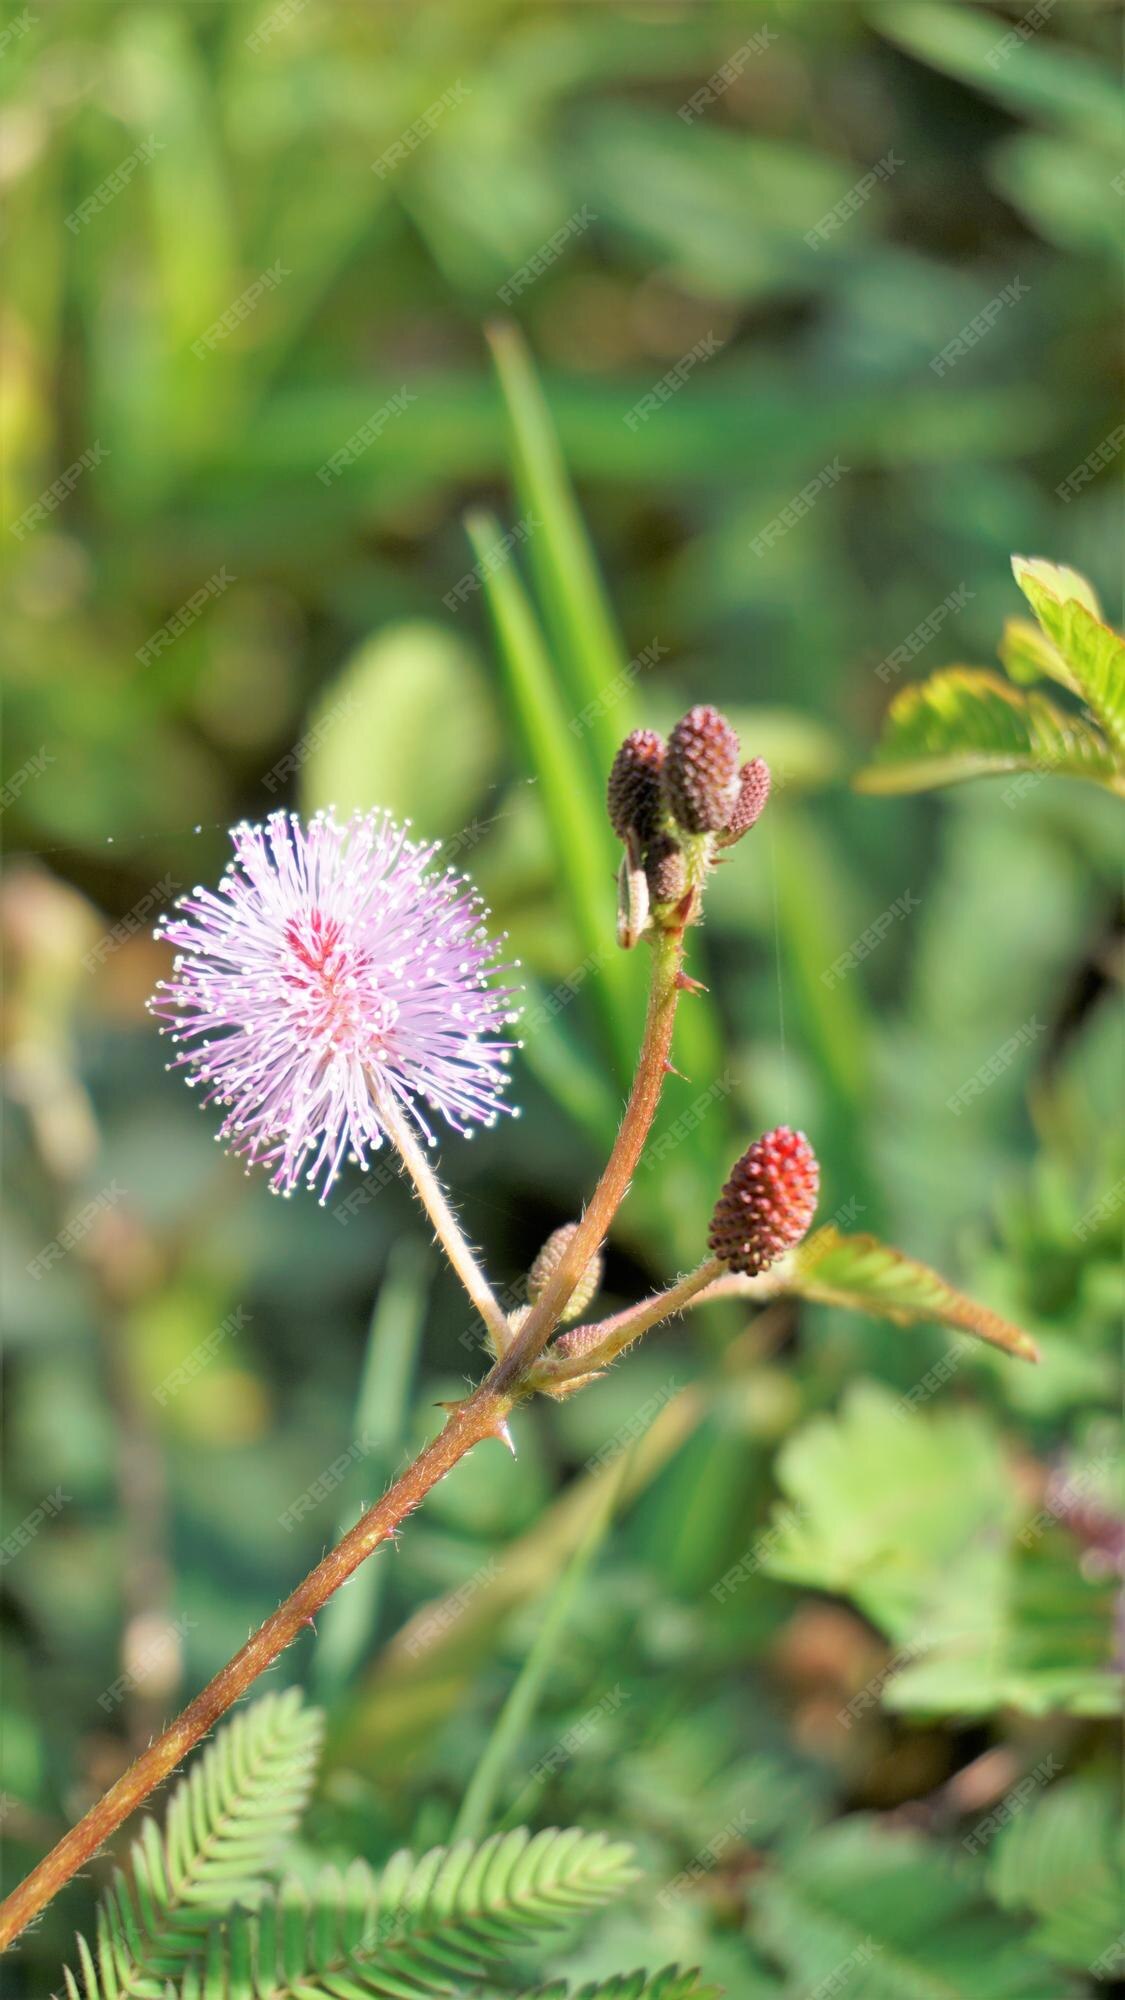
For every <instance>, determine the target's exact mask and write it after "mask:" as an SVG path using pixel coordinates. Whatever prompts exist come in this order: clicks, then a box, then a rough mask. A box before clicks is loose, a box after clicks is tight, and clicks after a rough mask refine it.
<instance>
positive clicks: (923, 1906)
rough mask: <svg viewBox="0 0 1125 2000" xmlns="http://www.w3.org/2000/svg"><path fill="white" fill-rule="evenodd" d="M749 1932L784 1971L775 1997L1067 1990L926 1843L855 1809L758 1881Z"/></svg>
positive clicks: (901, 1997) (1063, 1997) (925, 1998)
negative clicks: (889, 1828)
mask: <svg viewBox="0 0 1125 2000" xmlns="http://www.w3.org/2000/svg"><path fill="white" fill-rule="evenodd" d="M751 1926H752V1930H753V1933H754V1935H755V1937H756V1938H757V1939H758V1941H759V1942H760V1943H761V1944H763V1945H764V1946H765V1947H766V1948H767V1949H768V1950H769V1951H770V1952H771V1953H772V1954H773V1955H774V1956H775V1957H776V1958H778V1959H779V1960H780V1961H781V1963H782V1965H783V1966H784V1967H785V1970H786V1972H787V1973H788V1975H789V1983H787V1985H786V1989H785V1990H786V1992H787V1993H790V1992H791V1993H793V1994H803V1995H806V1996H811V1995H813V1994H823V1995H824V1996H827V1995H828V1994H832V1993H839V1994H841V1995H844V1996H849V1995H853V1994H854V1995H855V1996H856V2000H859V1997H860V1996H862V2000H1068V1996H1071V1995H1074V1994H1075V1991H1076V1989H1074V1988H1073V1987H1072V1986H1071V1985H1070V1983H1069V1982H1068V1981H1067V1980H1066V1979H1065V1978H1062V1977H1060V1973H1059V1970H1058V1968H1057V1967H1048V1966H1045V1965H1044V1963H1043V1960H1042V1958H1041V1957H1040V1956H1039V1954H1038V1953H1037V1952H1035V1951H1033V1950H1032V1949H1031V1948H1030V1946H1029V1945H1028V1943H1027V1941H1026V1938H1025V1935H1024V1930H1023V1926H1021V1925H1020V1924H1018V1923H1017V1922H1016V1921H1015V1920H1014V1919H1013V1918H1011V1917H1009V1916H1007V1915H1005V1914H1004V1913H1002V1912H1000V1911H997V1910H995V1909H993V1908H991V1907H990V1906H989V1904H988V1903H987V1902H986V1901H985V1898H984V1896H983V1894H982V1892H981V1889H980V1886H979V1884H978V1882H977V1880H976V1879H975V1878H974V1876H973V1875H972V1874H971V1873H970V1872H968V1871H965V1870H960V1869H959V1868H958V1867H957V1865H956V1864H955V1863H954V1862H953V1861H952V1860H951V1859H950V1858H949V1857H948V1856H947V1855H945V1854H944V1853H943V1852H942V1850H941V1849H940V1848H939V1847H938V1846H937V1845H936V1844H935V1842H933V1841H932V1840H923V1839H921V1838H919V1837H917V1836H915V1835H912V1834H906V1833H897V1832H896V1833H887V1832H884V1831H882V1830H881V1829H880V1828H879V1827H878V1826H877V1824H876V1822H875V1821H874V1820H873V1819H871V1818H869V1817H866V1816H860V1815H858V1814H856V1815H853V1816H852V1817H851V1818H849V1819H848V1820H847V1821H846V1822H844V1823H842V1824H840V1825H837V1826H834V1827H830V1828H827V1829H826V1830H825V1831H823V1832H821V1833H817V1834H813V1835H812V1836H811V1838H809V1839H808V1840H807V1841H803V1842H801V1843H800V1844H799V1845H798V1846H795V1847H794V1848H793V1850H792V1851H791V1852H790V1853H789V1854H788V1855H787V1856H786V1858H785V1862H784V1865H783V1867H781V1868H780V1869H779V1870H778V1871H777V1872H776V1873H767V1874H765V1875H763V1877H762V1879H761V1881H760V1882H759V1884H758V1885H757V1887H756V1890H755V1894H754V1909H753V1916H752V1919H751Z"/></svg>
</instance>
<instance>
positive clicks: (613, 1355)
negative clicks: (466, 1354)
mask: <svg viewBox="0 0 1125 2000" xmlns="http://www.w3.org/2000/svg"><path fill="white" fill-rule="evenodd" d="M724 1268H725V1267H724V1265H722V1264H721V1263H720V1262H719V1259H718V1258H717V1257H708V1259H707V1261H706V1262H705V1263H703V1264H700V1266H699V1267H698V1269H697V1270H695V1271H689V1272H688V1275H687V1277H686V1278H680V1279H679V1280H678V1282H677V1283H676V1284H674V1285H669V1286H668V1289H667V1290H666V1291H663V1292H654V1293H653V1295H652V1297H651V1298H648V1299H642V1301H641V1303H640V1305H637V1306H626V1308H625V1310H624V1311H623V1312H619V1313H613V1314H611V1315H610V1317H609V1318H608V1319H599V1320H593V1321H591V1322H590V1323H589V1324H588V1325H587V1326H576V1327H574V1328H573V1329H572V1330H571V1331H570V1332H569V1333H564V1334H563V1335H562V1336H561V1338H560V1339H558V1340H557V1341H556V1342H555V1344H554V1346H553V1347H552V1349H551V1351H550V1353H549V1354H547V1355H544V1356H543V1358H542V1359H541V1360H540V1361H539V1362H538V1363H537V1365H536V1367H535V1368H534V1369H533V1370H532V1373H531V1376H530V1381H531V1386H532V1387H533V1388H536V1389H538V1388H540V1387H542V1388H549V1387H550V1386H551V1384H552V1383H554V1382H570V1381H573V1380H574V1379H575V1377H580V1376H583V1375H589V1374H590V1373H592V1372H593V1371H594V1370H595V1369H598V1368H607V1367H608V1366H609V1364H610V1362H611V1361H616V1359H617V1357H618V1355H619V1354H623V1353H624V1352H625V1349H626V1348H627V1347H631V1346H632V1344H633V1342H634V1341H635V1340H639V1339H640V1337H641V1335H642V1334H643V1333H647V1332H648V1331H649V1329H650V1328H651V1327H654V1326H659V1325H660V1323H661V1321H662V1320H666V1319H672V1318H673V1317H674V1316H675V1314H676V1313H681V1312H683V1310H684V1308H685V1306H689V1305H691V1304H692V1303H693V1302H694V1300H695V1299H696V1298H698V1296H699V1294H700V1293H701V1292H703V1291H704V1290H705V1289H706V1287H707V1286H708V1285H710V1284H713V1283H714V1281H715V1279H716V1278H719V1277H721V1276H722V1274H723V1270H724Z"/></svg>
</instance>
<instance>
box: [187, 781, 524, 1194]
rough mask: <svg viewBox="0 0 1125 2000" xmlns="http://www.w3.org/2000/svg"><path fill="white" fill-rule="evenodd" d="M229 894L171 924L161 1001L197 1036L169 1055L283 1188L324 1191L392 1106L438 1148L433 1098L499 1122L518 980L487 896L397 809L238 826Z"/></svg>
mask: <svg viewBox="0 0 1125 2000" xmlns="http://www.w3.org/2000/svg"><path fill="white" fill-rule="evenodd" d="M231 839H232V840H233V842H234V859H233V860H232V861H231V862H230V863H229V865H228V867H227V870H226V873H225V875H224V877H223V880H222V882H221V883H220V885H219V888H218V890H217V891H214V890H211V889H202V888H196V889H194V890H193V891H192V893H191V894H190V895H189V896H182V897H181V898H180V900H179V902H178V903H177V904H176V913H175V914H171V915H169V916H168V917H167V918H165V919H163V920H162V922H161V924H160V925H159V926H158V928H157V932H156V935H157V937H158V938H166V939H167V940H168V942H169V943H170V944H173V945H174V946H175V947H176V954H177V955H176V960H175V964H174V966H173V970H172V977H171V979H165V980H161V981H160V983H159V985H158V987H157V990H156V992H155V994H154V995H153V998H152V999H151V1000H150V1001H149V1006H150V1008H151V1010H152V1011H153V1013H154V1014H156V1015H158V1016H159V1017H160V1019H161V1021H162V1024H163V1025H162V1028H161V1032H162V1033H163V1034H168V1035H171V1037H172V1040H173V1041H174V1042H184V1043H187V1044H190V1045H191V1046H189V1047H185V1048H184V1049H183V1050H182V1051H181V1053H180V1054H178V1055H177V1056H176V1057H175V1059H174V1061H173V1062H171V1063H170V1064H169V1065H168V1067H169V1068H170V1069H175V1068H180V1067H183V1068H185V1069H186V1070H187V1072H188V1075H187V1081H188V1083H189V1084H197V1083H202V1084H205V1085H206V1089H205V1091H204V1093H203V1101H204V1102H205V1103H208V1104H209V1103H212V1102H214V1101H215V1100H217V1101H218V1102H219V1103H220V1104H222V1105H224V1106H225V1107H226V1117H225V1118H224V1120H223V1123H222V1126H221V1127H220V1130H219V1132H218V1133H217V1135H216V1136H217V1138H218V1139H219V1140H220V1141H223V1142H225V1143H226V1144H227V1145H228V1146H229V1147H230V1149H231V1151H232V1152H234V1153H237V1154H241V1155H243V1156H244V1157H245V1158H246V1160H247V1161H248V1163H249V1164H250V1165H260V1166H264V1167H266V1168H268V1169H269V1170H270V1185H271V1187H273V1188H274V1189H275V1190H276V1191H277V1192H279V1193H282V1194H291V1193H292V1192H293V1189H294V1188H295V1187H296V1186H297V1185H298V1183H299V1181H300V1180H301V1179H302V1177H303V1178H304V1180H305V1183H306V1185H307V1186H309V1187H311V1188H317V1189H319V1194H320V1200H321V1203H322V1204H323V1202H324V1201H325V1199H326V1198H327V1195H328V1192H329V1189H330V1188H331V1187H332V1184H333V1182H334V1181H335V1179H336V1176H337V1175H338V1173H339V1171H340V1166H341V1162H342V1161H343V1160H344V1159H345V1158H349V1159H354V1160H356V1161H358V1163H359V1165H360V1166H361V1167H366V1165H367V1152H368V1149H369V1148H377V1147H379V1146H381V1145H382V1142H383V1137H384V1131H385V1126H384V1123H383V1122H382V1121H381V1120H380V1115H379V1111H380V1104H381V1103H389V1104H390V1105H391V1107H392V1110H394V1111H398V1112H403V1111H404V1112H405V1113H406V1114H407V1116H408V1117H409V1118H411V1119H412V1120H413V1121H414V1122H415V1123H416V1124H417V1125H418V1126H419V1127H420V1128H421V1131H422V1132H423V1134H424V1135H425V1138H426V1139H427V1141H428V1142H429V1144H430V1145H433V1144H434V1136H433V1133H432V1132H431V1131H430V1128H429V1126H428V1124H427V1123H426V1118H425V1115H424V1110H423V1107H425V1109H426V1110H429V1111H437V1112H440V1113H441V1115H442V1117H443V1118H445V1119H446V1120H447V1122H448V1123H449V1124H450V1125H452V1126H453V1128H454V1130H455V1131H458V1132H463V1133H471V1131H472V1128H473V1127H474V1126H475V1125H492V1124H495V1122H496V1116H497V1113H498V1112H500V1111H507V1110H510V1109H511V1107H510V1106H509V1105H506V1104H503V1103H501V1095H502V1093H503V1090H504V1087H505V1085H506V1083H507V1081H508V1075H507V1064H508V1061H509V1058H510V1055H511V1051H512V1049H513V1048H515V1047H517V1046H518V1044H517V1043H514V1042H512V1041H509V1040H505V1039H503V1038H502V1031H503V1029H504V1028H506V1027H507V1026H509V1025H510V1024H511V1023H512V1022H513V1021H515V1020H516V1018H517V1015H516V1014H515V1013H514V1012H512V1011H510V1009H511V1001H512V991H513V989H512V988H511V987H509V986H505V985H497V984H494V983H493V981H494V979H495V977H496V975H497V974H500V973H503V972H505V971H508V970H510V969H511V968H509V967H502V966H500V965H499V964H498V963H497V952H498V949H499V947H498V945H497V944H496V943H495V942H494V941H493V940H492V939H491V938H490V937H489V936H488V933H487V931H486V930H485V927H484V924H483V922H482V918H483V917H484V915H485V914H486V912H485V911H484V909H483V907H482V905H481V902H480V899H479V897H478V896H477V894H476V892H475V890H474V889H473V888H472V887H471V886H470V884H469V883H468V881H467V879H466V878H465V877H464V876H463V875H458V874H456V873H455V872H454V871H453V870H452V869H446V870H445V871H444V873H438V872H436V871H435V870H434V869H433V868H432V866H431V864H432V862H433V860H434V856H435V854H436V853H437V844H436V843H435V844H434V845H431V846H422V845H419V844H418V843H417V842H415V841H412V840H410V839H408V838H407V834H406V831H405V830H404V829H403V828H402V827H399V826H396V825H395V823H394V821H393V820H392V819H390V818H389V817H388V816H387V815H386V814H385V813H382V812H368V813H356V814H355V815H353V817H352V818H351V819H350V820H348V822H347V823H346V825H343V826H339V825H337V823H336V821H335V819H334V818H333V816H332V813H331V811H328V812H318V813H316V814H315V815H314V817H313V818H312V819H310V820H309V821H308V824H307V825H303V824H302V822H301V820H300V819H299V817H298V816H297V814H296V813H285V812H275V813H271V814H270V815H269V818H268V819H267V820H266V822H265V825H264V826H250V825H247V824H246V823H245V822H244V823H243V824H242V825H240V826H236V827H235V828H234V829H233V832H232V834H231Z"/></svg>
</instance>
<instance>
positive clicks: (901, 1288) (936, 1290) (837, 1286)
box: [785, 1223, 1039, 1361]
mask: <svg viewBox="0 0 1125 2000" xmlns="http://www.w3.org/2000/svg"><path fill="white" fill-rule="evenodd" d="M785 1290H786V1291H787V1292H792V1293H796V1294H797V1296H798V1297H801V1298H806V1299H818V1300H821V1301H822V1302H823V1303H824V1304H826V1305H836V1306H852V1307H854V1308H856V1309H857V1310H859V1311H861V1312H869V1313H874V1314H876V1315H877V1317H878V1318H880V1319H893V1320H897V1321H898V1322H899V1324H900V1325H909V1324H910V1323H911V1322H912V1321H914V1320H920V1319H922V1320H936V1321H937V1322H938V1324H939V1325H941V1326H949V1327H954V1328H956V1330H957V1331H958V1332H959V1333H971V1334H975V1335H976V1337H977V1339H978V1340H986V1341H988V1342H989V1343H990V1345H991V1346H993V1347H1002V1348H1003V1349H1004V1351H1005V1353H1007V1354H1014V1355H1018V1357H1019V1358H1020V1359H1021V1360H1023V1361H1037V1360H1038V1359H1039V1351H1038V1349H1037V1347H1036V1345H1035V1342H1034V1341H1033V1340H1032V1339H1031V1336H1030V1335H1029V1334H1026V1333H1024V1332H1023V1330H1022V1329H1021V1328H1020V1327H1018V1326H1013V1325H1012V1323H1011V1321H1010V1320H1006V1319H1002V1318H1001V1317H1000V1314H999V1313H995V1312H993V1311H992V1310H991V1309H990V1308H989V1307H988V1306H982V1305H978V1303H977V1301H976V1300H975V1299H970V1298H967V1297H966V1295H965V1293H964V1292H959V1291H957V1290H956V1289H955V1287H954V1286H953V1285H950V1284H948V1283H947V1282H946V1280H945V1279H944V1278H943V1277H941V1276H939V1274H938V1272H937V1271H932V1270H931V1269H930V1267H929V1265H928V1264H920V1263H919V1262H918V1260H917V1258H915V1257H907V1256H905V1255H904V1253H903V1252H902V1251H901V1250H894V1249H892V1248H891V1246H890V1244H888V1243H881V1242H880V1241H879V1239H878V1237H877V1236H866V1235H858V1236H845V1235H844V1234H842V1232H841V1231H840V1230H838V1229H837V1228H836V1227H835V1226H834V1224H832V1223H828V1224H827V1225H826V1227H825V1228H823V1229H818V1230H817V1231H816V1232H815V1234H814V1235H812V1236H810V1237H808V1238H807V1240H806V1241H805V1242H804V1243H802V1244H801V1245H800V1247H799V1249H797V1250H795V1251H794V1252H793V1255H792V1258H791V1260H790V1262H789V1264H788V1265H787V1267H786V1271H785Z"/></svg>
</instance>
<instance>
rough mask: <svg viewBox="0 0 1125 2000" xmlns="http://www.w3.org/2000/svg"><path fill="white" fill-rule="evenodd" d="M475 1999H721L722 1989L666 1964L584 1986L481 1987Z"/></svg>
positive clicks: (558, 1982)
mask: <svg viewBox="0 0 1125 2000" xmlns="http://www.w3.org/2000/svg"><path fill="white" fill-rule="evenodd" d="M479 2000H722V1988H721V1987H719V1986H710V1985H708V1986H703V1985H701V1984H700V1975H699V1971H698V1968H695V1969H693V1970H692V1971H690V1972H681V1970H680V1968H679V1966H676V1965H666V1966H665V1967H664V1969H663V1970H662V1971H661V1972H623V1973H621V1972H619V1973H616V1974H614V1975H612V1976H611V1977H610V1978H609V1979H598V1980H595V1981H594V1982H593V1983H592V1984H591V1985H587V1986H578V1987H574V1986H569V1985H568V1984H567V1982H566V1980H565V1979H563V1980H555V1981H554V1982H552V1983H551V1984H550V1985H548V1986H536V1987H534V1988H533V1989H528V1990H527V1991H525V1992H523V1993H520V1994H518V1995H513V1994H512V1992H511V1988H510V1987H504V1988H501V1987H495V1988H490V1987H487V1986H485V1987H482V1988H480V1990H479Z"/></svg>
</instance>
